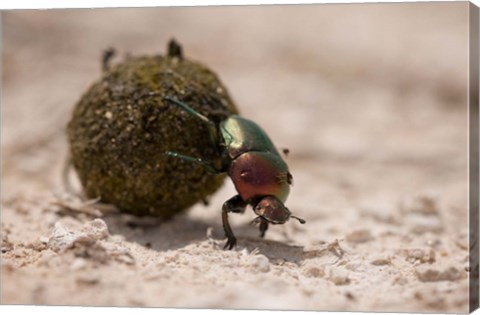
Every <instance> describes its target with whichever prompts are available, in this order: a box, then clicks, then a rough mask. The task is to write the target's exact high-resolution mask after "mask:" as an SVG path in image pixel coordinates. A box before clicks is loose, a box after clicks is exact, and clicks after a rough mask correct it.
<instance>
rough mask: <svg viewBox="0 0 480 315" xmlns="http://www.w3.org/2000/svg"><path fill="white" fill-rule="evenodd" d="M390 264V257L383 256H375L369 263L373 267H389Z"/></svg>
mask: <svg viewBox="0 0 480 315" xmlns="http://www.w3.org/2000/svg"><path fill="white" fill-rule="evenodd" d="M391 263H392V260H391V259H390V257H383V256H377V257H375V258H373V259H372V260H371V261H370V264H372V265H374V266H385V265H390V264H391Z"/></svg>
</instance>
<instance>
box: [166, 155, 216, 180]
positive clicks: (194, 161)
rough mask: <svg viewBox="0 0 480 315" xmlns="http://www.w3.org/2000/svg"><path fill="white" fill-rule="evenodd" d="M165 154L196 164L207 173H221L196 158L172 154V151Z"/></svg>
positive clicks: (209, 164) (208, 163)
mask: <svg viewBox="0 0 480 315" xmlns="http://www.w3.org/2000/svg"><path fill="white" fill-rule="evenodd" d="M165 154H166V155H168V156H171V157H175V158H179V159H181V160H184V161H188V162H192V163H195V164H198V165H200V166H202V167H203V168H204V169H205V170H206V171H207V172H209V173H212V174H218V173H221V172H222V170H220V169H217V168H216V167H215V166H214V165H213V164H212V163H210V162H207V161H204V160H203V159H201V158H196V157H193V156H188V155H183V154H180V153H177V152H172V151H167V152H165Z"/></svg>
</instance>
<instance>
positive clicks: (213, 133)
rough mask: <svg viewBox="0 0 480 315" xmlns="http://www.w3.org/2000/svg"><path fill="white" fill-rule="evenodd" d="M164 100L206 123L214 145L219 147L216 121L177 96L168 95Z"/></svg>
mask: <svg viewBox="0 0 480 315" xmlns="http://www.w3.org/2000/svg"><path fill="white" fill-rule="evenodd" d="M163 99H164V100H166V101H168V102H170V103H172V104H174V105H176V106H177V107H179V108H180V109H182V110H184V111H186V112H187V113H188V114H190V115H192V116H193V117H195V118H196V119H198V120H200V121H201V122H202V123H204V124H206V125H207V127H208V133H209V134H210V140H211V141H212V144H213V145H214V147H217V145H218V132H217V127H216V126H215V124H214V122H213V121H211V120H210V119H208V117H206V116H204V115H202V114H200V113H199V112H197V111H196V110H194V109H193V108H191V107H190V106H189V105H188V104H187V103H184V102H182V101H179V100H178V99H176V98H173V97H170V96H166V97H164V98H163Z"/></svg>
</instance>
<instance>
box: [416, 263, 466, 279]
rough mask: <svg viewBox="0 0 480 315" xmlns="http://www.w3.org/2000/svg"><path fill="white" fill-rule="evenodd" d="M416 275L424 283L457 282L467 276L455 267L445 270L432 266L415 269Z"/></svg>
mask: <svg viewBox="0 0 480 315" xmlns="http://www.w3.org/2000/svg"><path fill="white" fill-rule="evenodd" d="M415 274H416V275H417V277H418V279H419V280H420V281H422V282H436V281H455V280H458V279H461V278H463V277H464V276H465V274H464V273H463V272H462V271H461V270H459V269H457V268H455V267H453V266H451V267H447V268H445V269H440V268H438V267H436V268H435V267H431V266H418V267H417V268H416V269H415Z"/></svg>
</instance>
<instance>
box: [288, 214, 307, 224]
mask: <svg viewBox="0 0 480 315" xmlns="http://www.w3.org/2000/svg"><path fill="white" fill-rule="evenodd" d="M290 218H294V219H297V220H298V222H300V223H301V224H305V223H307V221H305V220H304V219H300V218H299V217H296V216H294V215H291V216H290Z"/></svg>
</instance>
